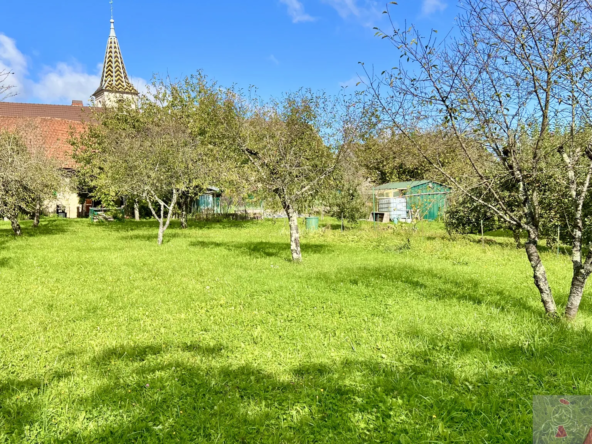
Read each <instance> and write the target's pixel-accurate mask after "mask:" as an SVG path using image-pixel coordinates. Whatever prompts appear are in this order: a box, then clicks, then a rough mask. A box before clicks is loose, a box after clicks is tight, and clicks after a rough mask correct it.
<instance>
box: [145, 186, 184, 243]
mask: <svg viewBox="0 0 592 444" xmlns="http://www.w3.org/2000/svg"><path fill="white" fill-rule="evenodd" d="M177 196H178V195H177V190H175V189H174V190H173V199H172V200H171V203H170V205H166V204H165V203H164V201H163V200H161V199H159V198H158V197H157V196H156V195H154V194H153V197H154V198H155V200H156V201H157V202H158V203H159V205H160V217H158V213H156V211H154V207H153V206H152V202H151V201H150V198H147V199H146V201H147V202H148V207H149V208H150V211H151V212H152V215H153V216H154V217H155V219H156V220H157V221H158V245H162V241H163V239H164V232H165V231H166V230H167V228H168V227H169V224H170V223H171V216H172V215H173V208H175V205H176V204H177ZM165 207H166V208H167V209H168V215H167V217H166V222H165V217H164V209H165Z"/></svg>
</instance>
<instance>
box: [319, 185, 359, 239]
mask: <svg viewBox="0 0 592 444" xmlns="http://www.w3.org/2000/svg"><path fill="white" fill-rule="evenodd" d="M327 205H328V207H329V214H330V215H331V216H333V217H336V218H339V219H341V231H343V229H344V221H347V222H350V223H352V224H355V223H357V222H358V220H359V219H360V218H362V217H363V216H364V215H366V214H365V213H366V203H365V202H364V199H363V198H362V195H361V193H360V190H359V184H356V183H355V182H351V181H343V182H342V183H341V185H340V187H339V189H338V190H334V191H332V192H331V193H330V194H329V196H328V198H327Z"/></svg>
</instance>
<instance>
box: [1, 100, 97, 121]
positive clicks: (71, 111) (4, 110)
mask: <svg viewBox="0 0 592 444" xmlns="http://www.w3.org/2000/svg"><path fill="white" fill-rule="evenodd" d="M74 102H77V103H76V104H74ZM79 103H80V102H79V101H73V103H72V105H40V104H36V103H12V102H0V116H4V117H53V118H54V119H65V120H73V121H76V122H82V121H85V120H86V121H88V120H91V115H90V114H91V112H90V110H91V108H89V107H84V106H81V103H80V104H79Z"/></svg>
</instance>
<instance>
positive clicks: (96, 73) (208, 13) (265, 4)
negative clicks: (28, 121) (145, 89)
mask: <svg viewBox="0 0 592 444" xmlns="http://www.w3.org/2000/svg"><path fill="white" fill-rule="evenodd" d="M386 3H387V2H386V1H374V0H250V1H249V0H226V1H224V2H221V1H219V0H209V1H207V0H191V1H189V0H186V1H181V0H168V1H163V0H161V1H155V0H141V1H140V0H114V16H115V28H116V31H117V36H118V38H119V43H120V45H121V48H122V52H123V57H124V60H125V64H126V67H127V71H128V74H129V75H130V76H131V77H132V81H133V82H134V83H135V84H136V85H137V86H139V87H142V84H143V83H144V82H146V81H149V80H150V79H151V78H152V76H153V74H155V73H156V74H161V75H167V74H168V75H170V76H171V77H173V78H179V77H182V76H185V75H188V74H191V73H192V72H195V71H196V70H198V69H203V70H204V72H205V73H206V74H207V75H209V76H210V77H213V78H214V79H216V80H218V82H219V83H221V84H222V85H229V84H238V85H240V86H242V87H247V86H249V85H255V86H257V87H258V88H259V90H260V92H261V94H262V95H278V94H280V93H281V92H283V91H292V90H295V89H297V88H299V87H302V86H304V87H311V88H314V89H323V90H326V91H328V92H336V91H338V90H339V88H340V86H341V85H353V84H355V82H356V77H357V75H359V74H361V73H362V72H361V69H360V67H359V66H358V62H364V63H365V64H366V65H367V66H372V65H373V66H375V67H376V69H377V70H380V71H382V70H383V69H387V68H389V67H391V66H393V65H394V62H395V61H396V60H397V58H398V57H397V56H396V54H395V52H394V50H393V49H392V47H390V46H389V45H388V44H387V43H386V42H385V41H381V40H380V39H379V38H377V37H374V31H373V29H372V28H373V26H380V27H387V22H386V20H385V16H384V15H382V14H381V13H382V11H383V10H384V9H385V4H386ZM398 3H399V4H398V5H397V6H393V7H392V9H391V11H392V13H393V19H394V20H396V22H397V23H398V24H400V25H404V23H405V22H407V23H414V24H416V25H417V26H418V27H419V28H420V29H425V30H426V31H428V30H429V29H430V28H436V29H438V30H439V31H447V30H449V29H451V28H452V26H453V24H454V16H455V15H456V14H457V13H458V9H457V6H456V3H455V0H399V1H398ZM109 20H110V11H109V1H108V0H83V1H81V0H60V1H59V2H58V1H47V0H26V1H19V2H5V4H3V6H2V20H0V70H1V69H2V68H3V67H4V68H10V69H11V70H12V71H14V72H15V76H13V79H12V83H13V84H15V85H16V87H17V90H18V95H17V96H16V97H15V98H13V99H12V100H13V101H19V102H31V103H56V104H59V103H66V104H69V103H70V102H71V100H73V99H79V100H85V101H87V99H88V97H89V96H90V95H91V94H92V93H93V92H94V90H95V89H96V88H97V87H98V83H99V78H100V67H101V63H102V61H103V56H104V51H105V46H106V43H107V37H108V35H109ZM387 28H388V27H387Z"/></svg>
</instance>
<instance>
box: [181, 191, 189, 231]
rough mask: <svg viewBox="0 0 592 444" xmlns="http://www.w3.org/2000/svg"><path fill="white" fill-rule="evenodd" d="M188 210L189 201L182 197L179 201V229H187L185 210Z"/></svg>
mask: <svg viewBox="0 0 592 444" xmlns="http://www.w3.org/2000/svg"><path fill="white" fill-rule="evenodd" d="M188 208H189V199H188V198H187V197H184V198H183V200H182V201H181V229H182V230H185V229H187V212H188V211H187V209H188Z"/></svg>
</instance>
